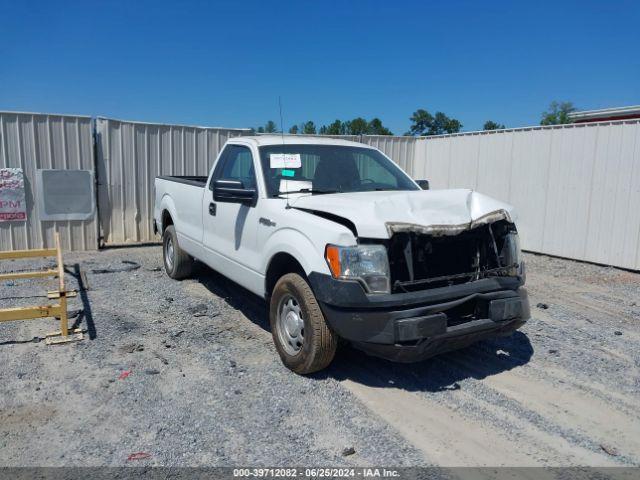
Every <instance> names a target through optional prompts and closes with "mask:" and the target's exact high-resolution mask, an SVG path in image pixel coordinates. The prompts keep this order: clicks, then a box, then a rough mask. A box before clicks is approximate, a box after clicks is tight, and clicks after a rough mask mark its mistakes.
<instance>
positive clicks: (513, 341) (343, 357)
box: [316, 331, 533, 392]
mask: <svg viewBox="0 0 640 480" xmlns="http://www.w3.org/2000/svg"><path fill="white" fill-rule="evenodd" d="M532 356H533V346H532V345H531V342H530V341H529V338H528V337H527V336H526V335H525V334H524V333H522V332H519V331H518V332H514V333H513V334H511V335H510V336H508V337H498V338H494V339H490V340H484V341H480V342H478V343H475V344H473V345H471V346H469V347H467V348H464V349H461V350H456V351H453V352H449V353H444V354H441V355H438V356H436V357H432V358H430V359H427V360H423V361H421V362H416V363H395V362H391V361H388V360H384V359H381V358H376V357H372V356H369V355H367V354H365V353H363V352H361V351H359V350H357V349H355V348H353V347H351V346H347V347H343V348H341V349H340V350H339V351H338V354H337V355H336V358H335V359H334V361H333V363H332V364H331V365H330V366H329V368H328V369H327V370H325V371H323V372H319V373H317V374H316V376H317V377H318V378H326V377H332V378H335V379H336V380H340V381H343V380H351V381H353V382H357V383H361V384H363V385H367V386H371V387H376V388H399V389H403V390H407V391H421V392H441V391H446V390H459V389H460V388H461V386H460V384H459V382H461V381H463V380H467V379H475V380H482V379H483V378H486V377H489V376H492V375H496V374H499V373H502V372H506V371H509V370H512V369H514V368H517V367H520V366H523V365H525V364H527V363H528V362H529V360H530V359H531V357H532Z"/></svg>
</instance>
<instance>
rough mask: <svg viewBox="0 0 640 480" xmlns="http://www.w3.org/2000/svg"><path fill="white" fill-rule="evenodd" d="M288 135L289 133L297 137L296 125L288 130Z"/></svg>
mask: <svg viewBox="0 0 640 480" xmlns="http://www.w3.org/2000/svg"><path fill="white" fill-rule="evenodd" d="M289 133H291V134H293V135H297V134H298V125H294V126H293V127H291V128H290V129H289Z"/></svg>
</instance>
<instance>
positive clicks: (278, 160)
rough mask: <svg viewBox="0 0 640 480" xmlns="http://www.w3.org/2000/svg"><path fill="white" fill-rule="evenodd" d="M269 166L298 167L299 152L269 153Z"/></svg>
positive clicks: (299, 163) (300, 163) (300, 164)
mask: <svg viewBox="0 0 640 480" xmlns="http://www.w3.org/2000/svg"><path fill="white" fill-rule="evenodd" d="M269 166H270V167H271V168H300V167H301V166H302V162H301V161H300V154H299V153H272V154H270V155H269Z"/></svg>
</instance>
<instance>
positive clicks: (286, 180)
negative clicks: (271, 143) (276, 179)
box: [278, 95, 291, 208]
mask: <svg viewBox="0 0 640 480" xmlns="http://www.w3.org/2000/svg"><path fill="white" fill-rule="evenodd" d="M278 107H279V108H280V134H281V135H282V158H283V159H284V158H286V157H285V155H286V152H285V150H286V148H285V143H284V121H283V120H282V97H281V96H280V95H278ZM285 165H286V162H285ZM278 188H279V187H278ZM284 189H285V190H286V191H287V192H288V191H289V177H284ZM286 195H287V206H286V207H285V208H291V206H290V205H289V194H288V193H287V194H286Z"/></svg>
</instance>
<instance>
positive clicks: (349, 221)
mask: <svg viewBox="0 0 640 480" xmlns="http://www.w3.org/2000/svg"><path fill="white" fill-rule="evenodd" d="M421 187H422V188H421ZM154 230H155V231H156V232H157V233H159V234H161V235H162V239H163V257H164V265H165V269H166V271H167V274H168V275H169V276H170V277H171V278H174V279H181V278H184V277H186V276H188V275H189V273H190V271H191V268H192V266H193V262H194V259H197V260H199V261H201V262H203V263H205V264H207V265H208V266H209V267H211V268H213V269H215V270H217V271H218V272H220V273H222V274H224V275H225V276H227V277H228V278H230V279H231V280H233V281H235V282H237V283H239V284H240V285H242V286H243V287H245V288H246V289H248V290H250V291H251V292H253V293H255V294H257V295H259V296H261V297H264V298H265V299H266V300H267V302H268V304H269V319H270V323H271V331H272V335H273V341H274V343H275V346H276V348H277V350H278V353H279V354H280V357H281V359H282V361H283V363H284V364H285V365H286V366H287V367H288V368H290V369H291V370H293V371H294V372H297V373H301V374H306V373H311V372H314V371H318V370H321V369H323V368H325V367H326V366H327V365H329V363H330V362H331V361H332V359H333V357H334V354H335V351H336V347H337V345H338V339H339V338H341V339H344V340H346V341H348V342H350V343H351V344H353V345H354V346H355V347H357V348H360V349H362V350H365V351H366V352H368V353H370V354H373V355H377V356H381V357H385V358H388V359H391V360H395V361H401V362H411V361H416V360H421V359H424V358H427V357H429V356H432V355H435V354H438V353H440V352H444V351H447V350H451V349H455V348H461V347H464V346H466V345H468V344H470V343H472V342H474V341H477V340H480V339H484V338H488V337H492V336H497V335H506V334H509V333H511V332H513V331H514V330H515V329H517V328H519V327H520V326H521V325H523V324H524V323H525V322H526V321H527V319H528V318H529V302H528V298H527V293H526V290H525V289H524V288H523V285H524V282H525V273H524V264H523V262H522V259H521V258H520V248H519V242H518V234H517V231H516V226H515V224H514V212H513V209H512V207H510V206H509V205H506V204H504V203H501V202H499V201H496V200H493V199H491V198H489V197H487V196H485V195H482V194H480V193H477V192H474V191H471V190H463V189H459V190H429V189H428V182H426V181H418V182H415V181H414V180H412V179H411V178H410V177H409V176H408V175H407V174H406V173H405V172H403V171H402V170H401V169H400V168H399V167H398V166H397V165H396V164H395V163H393V162H392V161H391V160H390V159H389V158H388V157H386V156H385V155H384V154H383V153H382V152H380V151H379V150H377V149H375V148H373V147H370V146H367V145H364V144H360V143H355V142H348V141H343V140H336V139H325V138H318V137H303V136H286V137H284V138H283V137H282V136H277V135H264V136H256V137H238V138H233V139H232V140H229V141H228V142H227V144H226V145H225V147H224V148H223V150H222V151H221V153H220V155H219V156H218V158H217V160H216V161H215V163H214V165H213V168H212V170H211V172H210V173H209V176H208V177H166V176H165V177H157V178H156V180H155V211H154Z"/></svg>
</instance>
